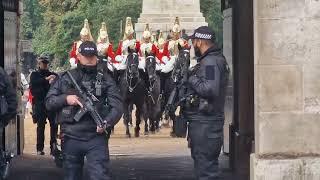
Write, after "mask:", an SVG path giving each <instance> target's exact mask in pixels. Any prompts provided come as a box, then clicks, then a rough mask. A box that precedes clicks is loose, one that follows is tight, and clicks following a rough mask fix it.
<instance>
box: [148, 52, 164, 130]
mask: <svg viewBox="0 0 320 180" xmlns="http://www.w3.org/2000/svg"><path fill="white" fill-rule="evenodd" d="M145 54H146V73H147V74H146V75H147V76H148V77H147V99H146V105H147V117H148V119H149V122H150V131H151V133H155V131H156V130H159V121H160V118H161V102H160V73H159V72H157V71H156V64H157V61H156V58H155V56H154V54H149V53H147V52H146V53H145ZM145 125H146V127H145V128H148V125H147V122H146V123H145ZM145 134H148V132H145Z"/></svg>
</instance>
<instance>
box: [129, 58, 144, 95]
mask: <svg viewBox="0 0 320 180" xmlns="http://www.w3.org/2000/svg"><path fill="white" fill-rule="evenodd" d="M132 55H133V59H134V58H135V56H137V53H132ZM127 61H128V59H127ZM132 66H137V65H136V64H131V65H130V67H128V70H127V71H126V80H127V83H128V85H129V92H130V93H132V92H133V91H134V90H135V89H136V87H137V86H138V84H139V83H140V81H141V80H140V78H139V75H140V74H139V70H138V73H137V76H135V77H137V78H138V81H137V82H136V83H135V85H134V86H133V87H132V79H133V78H135V77H134V76H132V74H131V67H132ZM137 69H138V68H137ZM128 71H129V75H128ZM128 77H129V78H128ZM128 79H129V81H128Z"/></svg>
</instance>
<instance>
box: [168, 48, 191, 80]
mask: <svg viewBox="0 0 320 180" xmlns="http://www.w3.org/2000/svg"><path fill="white" fill-rule="evenodd" d="M182 51H183V55H184V57H185V58H186V59H187V58H188V55H189V56H190V50H188V49H184V50H182ZM180 52H181V51H180ZM181 61H182V60H181V59H180V55H178V57H177V60H176V62H175V65H174V67H173V71H172V72H173V73H172V74H171V79H172V80H173V82H174V83H177V81H178V78H177V76H176V73H175V72H176V69H180V71H181V70H182V69H183V66H184V65H185V63H181ZM177 62H179V63H178V65H179V67H177Z"/></svg>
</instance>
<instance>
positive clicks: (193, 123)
mask: <svg viewBox="0 0 320 180" xmlns="http://www.w3.org/2000/svg"><path fill="white" fill-rule="evenodd" d="M189 38H190V39H191V40H192V44H193V46H194V50H195V55H196V57H198V59H197V60H198V64H197V65H196V66H195V68H194V70H193V71H192V72H191V73H190V75H189V78H188V81H187V82H186V84H187V87H188V93H187V94H192V96H191V98H187V99H189V101H188V102H187V103H186V105H185V107H184V111H183V116H184V117H185V118H186V119H187V120H188V122H189V124H188V140H189V146H190V148H191V155H192V158H193V160H194V167H195V174H196V177H197V179H198V180H216V179H218V177H219V166H218V163H219V162H218V157H219V155H220V151H221V146H222V143H223V124H224V102H225V89H226V84H227V79H228V73H229V68H228V65H227V62H226V60H225V58H224V56H223V55H222V52H221V50H220V49H219V48H217V46H216V44H215V33H214V32H213V31H212V30H210V29H209V28H208V27H207V26H202V27H199V28H198V29H196V30H195V32H194V34H193V35H192V36H190V37H189Z"/></svg>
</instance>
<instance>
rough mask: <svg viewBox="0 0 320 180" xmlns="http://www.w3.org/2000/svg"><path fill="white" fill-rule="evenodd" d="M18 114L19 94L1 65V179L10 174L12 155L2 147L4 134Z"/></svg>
mask: <svg viewBox="0 0 320 180" xmlns="http://www.w3.org/2000/svg"><path fill="white" fill-rule="evenodd" d="M16 114H17V94H16V89H14V88H13V85H12V83H11V79H10V76H9V75H8V74H7V73H6V72H5V70H4V69H3V68H2V67H0V179H5V178H6V177H7V175H8V170H7V169H8V167H9V166H10V165H9V161H10V159H11V157H10V156H9V154H8V153H6V152H5V151H4V147H2V144H3V142H2V139H3V137H2V135H3V130H4V128H5V127H6V126H7V125H8V123H9V121H10V120H12V119H14V117H15V116H16Z"/></svg>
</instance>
